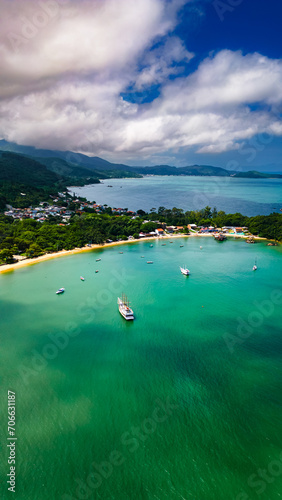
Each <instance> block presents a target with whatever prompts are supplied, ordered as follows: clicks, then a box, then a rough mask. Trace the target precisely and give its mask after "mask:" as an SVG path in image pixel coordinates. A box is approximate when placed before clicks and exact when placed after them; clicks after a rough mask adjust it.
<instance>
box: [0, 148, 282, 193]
mask: <svg viewBox="0 0 282 500" xmlns="http://www.w3.org/2000/svg"><path fill="white" fill-rule="evenodd" d="M1 149H2V150H5V151H12V152H15V153H20V154H23V155H25V156H28V157H31V158H35V159H36V160H37V161H39V162H40V163H42V164H44V165H46V166H47V168H48V169H50V170H53V171H55V172H57V173H58V172H59V173H61V174H62V175H74V176H76V177H77V178H81V179H82V178H84V179H86V178H87V173H88V175H91V176H94V177H98V178H100V179H103V178H109V177H140V176H143V175H204V176H220V177H228V176H232V177H246V178H251V179H254V178H256V179H259V178H270V177H271V178H280V179H282V175H279V174H267V173H262V172H256V171H249V172H237V171H235V170H234V171H232V170H226V169H224V168H221V167H214V166H212V165H188V166H186V167H174V166H170V165H154V166H147V167H136V166H129V165H124V164H120V163H111V162H109V161H107V160H104V159H103V158H99V157H98V156H87V155H85V154H82V153H74V152H72V151H53V150H49V149H37V148H35V147H33V146H21V145H19V144H16V143H13V142H7V141H5V140H0V150H1ZM70 172H71V173H70ZM89 172H90V173H89ZM86 183H87V181H86V180H85V184H86Z"/></svg>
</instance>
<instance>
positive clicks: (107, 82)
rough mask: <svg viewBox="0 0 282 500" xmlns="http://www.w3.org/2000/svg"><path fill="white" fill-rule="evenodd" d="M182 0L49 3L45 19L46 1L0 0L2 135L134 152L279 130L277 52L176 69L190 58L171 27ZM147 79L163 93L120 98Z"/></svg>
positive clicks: (120, 157) (281, 94) (226, 56)
mask: <svg viewBox="0 0 282 500" xmlns="http://www.w3.org/2000/svg"><path fill="white" fill-rule="evenodd" d="M184 3H185V2H184V0H174V1H172V2H164V1H163V0H119V2H117V1H116V0H103V1H102V0H94V1H90V0H81V1H79V2H78V0H76V1H70V0H69V1H67V0H48V1H45V2H44V6H45V14H46V15H47V13H46V6H48V8H49V14H48V16H47V18H46V15H45V17H44V8H43V2H34V1H31V0H26V1H25V2H17V3H15V2H11V1H10V0H0V8H1V13H2V24H3V26H4V27H5V30H3V32H2V34H1V38H0V57H1V81H2V83H1V88H0V116H1V118H0V136H2V137H4V138H5V139H7V140H10V141H15V142H18V143H20V144H32V145H35V146H37V147H46V148H56V149H72V150H76V151H83V152H85V153H89V154H95V155H99V156H104V157H106V158H108V159H112V160H115V161H125V160H127V159H130V160H131V161H134V158H140V157H143V158H147V157H148V156H149V155H155V154H157V155H158V154H160V153H162V152H166V151H173V153H176V152H177V151H178V150H179V149H181V148H190V147H194V148H195V147H196V148H197V150H198V152H200V153H215V152H224V151H229V150H233V149H237V148H238V147H239V143H240V142H241V141H244V140H248V139H250V138H251V137H253V136H254V135H255V134H258V133H263V132H267V133H269V134H276V135H282V127H281V121H280V119H279V116H278V115H277V114H276V112H275V109H279V105H281V102H282V87H281V83H280V82H281V81H282V63H281V61H279V60H271V59H268V58H267V57H263V56H262V55H260V54H248V55H245V56H244V55H242V53H240V52H231V51H227V50H223V51H221V52H219V53H218V54H216V55H212V56H211V57H209V58H208V59H207V60H205V61H203V62H202V63H201V64H200V66H199V68H198V69H197V70H196V71H195V72H194V73H193V74H191V75H189V76H187V77H183V76H182V77H181V76H179V75H178V71H179V66H180V67H181V66H182V64H183V65H185V64H187V63H189V61H190V59H191V57H192V54H191V53H190V52H189V51H188V50H187V49H186V47H185V46H184V44H183V42H182V41H181V40H180V39H179V38H178V37H176V36H173V35H172V34H171V33H172V30H173V28H174V27H175V24H176V19H177V12H178V10H179V8H180V7H181V6H182V5H183V4H184ZM40 9H41V10H40ZM52 9H53V10H52ZM40 12H41V15H42V18H40ZM42 12H43V14H42ZM40 19H41V24H42V26H41V27H39V26H38V24H39V21H40ZM44 20H45V21H44ZM27 22H29V23H32V25H33V27H34V29H33V31H32V25H30V26H29V28H28V24H27ZM36 23H37V25H36ZM16 36H18V37H20V38H18V39H17V38H16ZM13 37H14V38H13ZM16 40H17V41H18V45H17V44H16ZM152 47H154V48H152ZM140 64H141V67H142V70H141V71H140V69H139V68H140ZM172 75H174V76H177V77H176V78H174V79H173V80H170V79H169V77H170V76H172ZM154 84H159V85H161V94H160V96H159V97H158V98H156V99H155V100H154V101H153V102H152V103H147V104H135V103H130V102H127V101H125V100H123V99H122V98H121V94H122V93H126V91H127V89H128V88H129V87H130V86H131V88H133V89H134V90H137V91H143V90H144V91H146V90H147V89H148V88H150V87H151V85H154ZM250 105H254V106H257V105H259V106H258V107H257V109H256V110H254V109H252V108H250Z"/></svg>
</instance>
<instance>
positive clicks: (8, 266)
mask: <svg viewBox="0 0 282 500" xmlns="http://www.w3.org/2000/svg"><path fill="white" fill-rule="evenodd" d="M227 236H228V237H233V238H234V237H235V238H238V239H239V238H242V239H247V238H248V236H245V235H244V236H243V235H238V234H228V235H227ZM191 237H192V238H195V237H199V238H202V237H204V238H210V237H213V234H198V233H191V234H189V235H188V234H187V235H185V234H175V235H170V236H167V235H166V236H155V237H148V238H140V239H138V240H137V239H133V240H127V241H113V242H112V243H103V244H101V245H97V244H95V245H91V246H86V247H82V248H73V249H72V250H62V251H60V252H55V253H46V254H44V255H40V257H36V258H34V259H23V260H21V261H18V262H15V263H14V264H4V265H2V266H0V273H5V272H9V271H14V270H15V269H20V268H22V267H25V266H31V265H35V264H39V263H40V262H44V261H46V260H51V259H57V258H58V257H65V256H67V255H75V254H78V253H83V252H91V251H93V250H101V249H102V248H109V247H115V246H120V245H128V244H130V243H140V242H141V241H152V240H163V239H170V240H172V239H175V238H191ZM254 239H255V240H256V241H259V240H265V241H268V240H267V239H266V238H260V237H258V236H254Z"/></svg>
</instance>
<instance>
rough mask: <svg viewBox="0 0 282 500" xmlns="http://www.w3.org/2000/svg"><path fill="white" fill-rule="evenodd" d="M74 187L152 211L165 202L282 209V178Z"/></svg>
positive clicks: (230, 209)
mask: <svg viewBox="0 0 282 500" xmlns="http://www.w3.org/2000/svg"><path fill="white" fill-rule="evenodd" d="M109 185H110V186H112V187H108V186H109ZM71 190H73V191H75V193H77V194H79V195H80V196H85V197H86V198H87V199H88V200H90V201H96V203H101V204H107V205H109V206H111V207H116V208H118V207H121V208H126V207H127V208H128V209H129V210H138V209H143V210H146V211H149V210H150V209H151V208H153V207H155V208H158V207H159V206H165V207H166V208H173V207H177V208H183V209H184V210H185V211H186V210H200V209H201V208H204V207H205V206H207V205H209V206H211V207H212V208H213V207H217V209H218V210H224V211H225V212H226V213H236V212H241V213H242V214H244V215H247V216H249V217H251V216H254V215H268V214H270V213H272V212H279V210H280V208H281V207H282V179H239V178H233V177H195V176H189V177H184V176H183V177H179V176H178V177H176V176H175V177H174V176H151V177H149V176H148V177H143V178H142V179H109V180H104V181H103V183H102V184H100V185H99V184H94V185H92V186H84V187H81V188H78V187H76V188H71Z"/></svg>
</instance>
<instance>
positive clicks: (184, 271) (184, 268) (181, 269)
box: [180, 267, 190, 276]
mask: <svg viewBox="0 0 282 500" xmlns="http://www.w3.org/2000/svg"><path fill="white" fill-rule="evenodd" d="M180 271H181V273H182V274H184V276H189V274H190V271H189V269H187V267H180Z"/></svg>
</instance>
